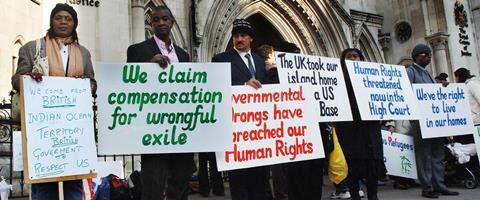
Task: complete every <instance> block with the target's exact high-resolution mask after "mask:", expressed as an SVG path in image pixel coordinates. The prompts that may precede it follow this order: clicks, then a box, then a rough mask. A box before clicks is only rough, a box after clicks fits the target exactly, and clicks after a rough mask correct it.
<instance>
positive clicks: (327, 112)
mask: <svg viewBox="0 0 480 200" xmlns="http://www.w3.org/2000/svg"><path fill="white" fill-rule="evenodd" d="M275 58H276V63H277V68H278V77H279V79H280V83H282V84H299V83H306V84H311V86H310V87H312V88H313V94H314V97H315V99H316V100H317V102H318V105H317V106H319V108H320V109H319V111H320V112H318V116H317V121H319V122H326V121H351V120H352V112H351V110H350V106H349V105H350V102H349V101H348V98H345V97H348V94H347V88H346V86H345V80H344V77H343V72H342V68H341V65H340V60H339V59H338V58H327V57H318V56H308V55H301V54H292V53H283V52H276V54H275ZM305 87H307V86H305Z"/></svg>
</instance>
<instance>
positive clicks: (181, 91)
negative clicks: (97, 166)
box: [96, 63, 232, 155]
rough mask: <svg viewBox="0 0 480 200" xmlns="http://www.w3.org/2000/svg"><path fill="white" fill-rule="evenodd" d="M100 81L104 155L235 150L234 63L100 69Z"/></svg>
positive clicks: (100, 139) (127, 65)
mask: <svg viewBox="0 0 480 200" xmlns="http://www.w3.org/2000/svg"><path fill="white" fill-rule="evenodd" d="M96 77H97V82H98V85H99V87H98V92H97V93H98V98H97V102H98V131H99V134H98V143H99V144H98V145H99V147H98V152H99V154H100V155H110V154H149V153H180V152H212V151H221V150H225V149H227V148H229V146H226V145H227V144H229V142H228V141H229V136H228V135H226V134H225V132H229V130H232V123H231V100H230V97H231V86H230V84H231V83H230V82H231V81H230V65H229V64H228V63H174V64H171V65H170V66H168V67H167V68H165V69H162V68H160V67H159V66H158V65H157V64H153V63H117V64H100V65H98V66H97V70H96ZM213 138H215V139H213Z"/></svg>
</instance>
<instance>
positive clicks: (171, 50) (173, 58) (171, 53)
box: [153, 35, 178, 63]
mask: <svg viewBox="0 0 480 200" xmlns="http://www.w3.org/2000/svg"><path fill="white" fill-rule="evenodd" d="M153 38H154V39H155V43H157V46H158V48H159V49H160V52H161V53H162V55H164V56H167V57H168V58H169V59H170V63H176V62H178V57H177V53H176V52H175V47H174V46H173V42H170V45H169V46H166V45H165V42H164V41H162V40H161V39H160V38H158V37H157V36H156V35H153Z"/></svg>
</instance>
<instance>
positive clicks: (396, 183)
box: [393, 182, 409, 190]
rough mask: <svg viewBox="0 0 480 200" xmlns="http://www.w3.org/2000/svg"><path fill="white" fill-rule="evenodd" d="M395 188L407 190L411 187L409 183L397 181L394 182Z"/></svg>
mask: <svg viewBox="0 0 480 200" xmlns="http://www.w3.org/2000/svg"><path fill="white" fill-rule="evenodd" d="M393 188H394V189H400V190H407V189H408V188H409V187H408V184H403V183H398V182H395V183H393Z"/></svg>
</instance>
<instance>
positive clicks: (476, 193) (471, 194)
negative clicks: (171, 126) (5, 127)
mask: <svg viewBox="0 0 480 200" xmlns="http://www.w3.org/2000/svg"><path fill="white" fill-rule="evenodd" d="M323 189H324V190H323V196H322V198H321V199H329V198H328V197H329V195H330V193H331V192H332V191H333V185H332V184H331V183H328V184H325V186H324V187H323ZM450 189H451V190H453V191H458V192H460V195H459V196H453V197H452V196H440V198H439V199H448V200H480V187H477V188H476V189H471V190H469V189H465V188H462V187H461V186H452V187H450ZM226 191H227V192H226V193H227V195H226V196H224V197H216V196H211V197H208V198H204V197H201V196H200V195H199V194H192V195H190V196H189V199H190V200H227V199H230V194H229V192H228V186H227V188H226ZM420 193H421V190H420V188H419V187H416V188H411V189H408V190H396V189H393V188H392V184H391V183H387V185H386V186H379V198H380V199H395V200H396V199H405V200H407V199H408V200H410V199H425V200H426V198H422V197H421V196H420ZM27 199H28V198H15V200H27ZM364 199H365V200H366V198H364Z"/></svg>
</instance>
